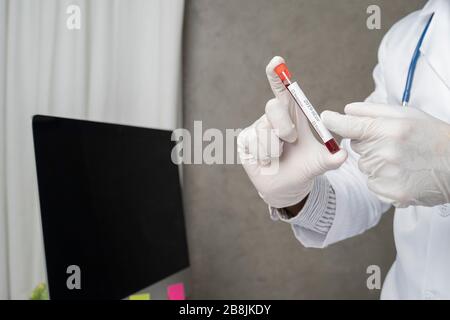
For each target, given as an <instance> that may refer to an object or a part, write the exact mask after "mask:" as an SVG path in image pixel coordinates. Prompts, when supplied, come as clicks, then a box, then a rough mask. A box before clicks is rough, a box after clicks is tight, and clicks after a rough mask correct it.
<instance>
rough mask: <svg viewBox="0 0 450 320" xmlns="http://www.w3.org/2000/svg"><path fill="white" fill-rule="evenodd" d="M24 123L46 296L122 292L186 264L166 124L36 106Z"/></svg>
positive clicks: (110, 295) (96, 295)
mask: <svg viewBox="0 0 450 320" xmlns="http://www.w3.org/2000/svg"><path fill="white" fill-rule="evenodd" d="M33 133H34V144H35V154H36V163H37V173H38V185H39V197H40V205H41V216H42V227H43V233H44V244H45V253H46V262H47V275H48V282H49V290H50V296H51V298H52V299H122V298H125V297H126V296H128V295H130V294H132V293H135V292H137V291H139V290H141V289H143V288H145V287H147V286H149V285H151V284H153V283H155V282H158V281H159V280H162V279H163V278H165V277H168V276H170V275H172V274H174V273H176V272H178V271H181V270H182V269H185V268H187V267H188V266H189V259H188V250H187V243H186V233H185V224H184V216H183V209H182V200H181V190H180V184H179V176H178V167H177V166H176V165H175V164H173V162H172V161H171V151H172V148H173V146H174V143H173V142H172V141H171V133H170V132H168V131H163V130H153V129H144V128H136V127H129V126H122V125H113V124H105V123H97V122H89V121H80V120H71V119H62V118H54V117H46V116H35V117H34V118H33ZM70 265H77V266H79V267H80V269H81V289H80V290H77V289H73V290H69V289H68V288H67V285H66V281H67V279H68V277H69V276H70V274H68V273H67V268H68V266H70Z"/></svg>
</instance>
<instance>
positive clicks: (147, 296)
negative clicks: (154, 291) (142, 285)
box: [129, 293, 151, 300]
mask: <svg viewBox="0 0 450 320" xmlns="http://www.w3.org/2000/svg"><path fill="white" fill-rule="evenodd" d="M129 300H151V299H150V293H141V294H134V295H132V296H130V298H129Z"/></svg>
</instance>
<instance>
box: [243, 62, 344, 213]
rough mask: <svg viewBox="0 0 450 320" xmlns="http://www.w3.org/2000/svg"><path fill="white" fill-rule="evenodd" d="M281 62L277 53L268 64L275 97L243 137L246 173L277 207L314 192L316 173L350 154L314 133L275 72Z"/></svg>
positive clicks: (335, 165)
mask: <svg viewBox="0 0 450 320" xmlns="http://www.w3.org/2000/svg"><path fill="white" fill-rule="evenodd" d="M280 63H284V60H283V58H280V57H275V58H273V59H272V61H271V62H270V63H269V65H268V66H267V68H266V73H267V77H268V79H269V83H270V86H271V87H272V91H273V93H274V95H275V99H272V100H270V101H269V102H267V105H266V109H265V111H266V112H265V114H264V115H263V116H262V117H261V118H260V119H259V120H257V121H256V122H255V123H254V124H253V125H252V126H250V127H248V128H246V129H244V130H243V131H242V132H241V134H240V135H239V137H238V152H239V156H240V159H241V162H242V164H243V166H244V168H245V171H246V172H247V174H248V176H249V177H250V180H251V181H252V182H253V184H254V185H255V187H256V189H257V190H258V192H259V194H260V196H261V197H262V198H263V199H264V201H265V202H266V203H267V204H269V205H270V206H272V207H274V208H286V207H290V206H293V205H296V204H298V203H300V202H301V201H302V200H303V199H304V198H305V197H306V196H307V195H308V194H309V193H310V191H311V188H312V184H313V180H314V178H315V177H317V176H319V175H322V174H323V173H325V172H326V171H328V170H331V169H336V168H338V167H339V166H340V165H341V164H342V163H343V162H344V161H345V160H346V158H347V152H346V151H345V150H341V151H339V152H337V153H336V154H334V155H332V154H330V152H329V151H328V150H327V148H326V147H325V146H324V145H322V143H320V142H318V141H317V140H316V138H315V137H314V136H313V133H312V132H311V129H310V127H309V123H308V120H307V119H306V117H305V116H304V115H303V113H302V111H301V110H300V108H299V107H298V106H297V105H296V104H295V102H294V100H293V99H292V97H291V95H290V93H289V91H288V90H287V89H286V88H285V86H284V85H283V83H282V82H281V80H280V79H279V77H278V76H277V75H276V73H275V72H274V68H275V67H276V66H278V65H279V64H280ZM269 167H272V168H269Z"/></svg>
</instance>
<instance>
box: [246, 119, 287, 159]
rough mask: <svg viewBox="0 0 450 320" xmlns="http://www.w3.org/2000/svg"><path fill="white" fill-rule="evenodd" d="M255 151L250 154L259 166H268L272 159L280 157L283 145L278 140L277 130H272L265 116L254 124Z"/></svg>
mask: <svg viewBox="0 0 450 320" xmlns="http://www.w3.org/2000/svg"><path fill="white" fill-rule="evenodd" d="M255 129H256V139H257V142H256V143H254V144H252V145H253V146H257V150H250V152H251V153H252V154H253V155H254V156H255V157H256V158H257V159H258V161H260V163H261V165H263V166H264V165H268V164H270V162H271V160H272V159H275V158H279V157H281V153H282V147H283V143H282V141H281V140H280V139H279V138H278V135H277V133H276V132H277V130H276V129H273V128H272V125H271V124H270V122H269V120H268V119H267V116H265V115H264V116H262V117H261V118H260V120H259V121H258V122H257V123H256V126H255Z"/></svg>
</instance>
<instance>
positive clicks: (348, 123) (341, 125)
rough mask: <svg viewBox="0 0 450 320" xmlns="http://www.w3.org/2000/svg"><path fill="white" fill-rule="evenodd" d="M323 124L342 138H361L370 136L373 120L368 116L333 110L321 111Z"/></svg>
mask: <svg viewBox="0 0 450 320" xmlns="http://www.w3.org/2000/svg"><path fill="white" fill-rule="evenodd" d="M321 117H322V120H323V122H324V124H325V126H326V127H327V128H328V129H329V130H331V131H333V132H335V133H337V134H338V135H340V136H341V137H343V138H349V139H356V140H362V139H365V138H368V137H370V136H371V135H373V134H376V132H373V131H374V130H373V129H374V125H375V120H374V119H371V118H368V117H357V116H349V115H342V114H339V113H337V112H333V111H324V112H322V115H321Z"/></svg>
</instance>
